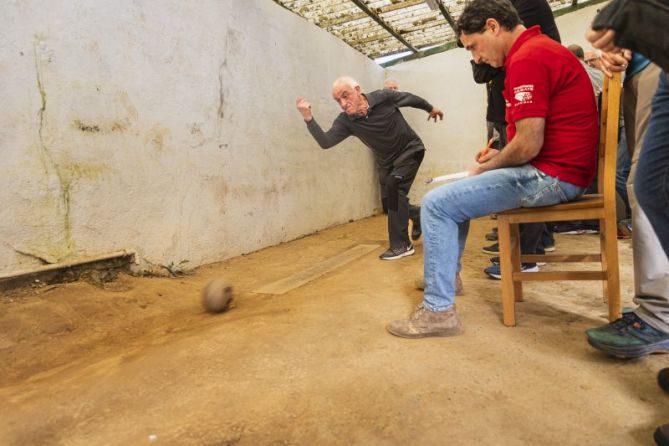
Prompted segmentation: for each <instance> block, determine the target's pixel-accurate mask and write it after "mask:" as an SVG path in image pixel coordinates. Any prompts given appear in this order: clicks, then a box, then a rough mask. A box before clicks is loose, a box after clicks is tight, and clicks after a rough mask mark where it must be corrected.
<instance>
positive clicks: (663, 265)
mask: <svg viewBox="0 0 669 446" xmlns="http://www.w3.org/2000/svg"><path fill="white" fill-rule="evenodd" d="M667 138H669V83H668V82H667V75H666V74H665V73H662V74H661V76H660V82H659V86H658V89H657V92H656V94H655V97H654V99H653V105H652V113H651V118H650V122H649V124H648V129H647V131H646V135H645V138H644V140H643V148H642V150H641V154H640V155H639V157H638V162H637V163H636V166H635V167H636V171H635V179H634V186H635V188H634V189H635V193H636V197H635V198H636V199H637V206H638V210H642V211H643V212H641V213H640V214H642V217H643V218H644V220H643V221H644V224H648V226H649V228H648V230H649V231H651V232H652V235H653V236H654V237H652V238H645V241H646V242H652V241H659V246H660V247H661V248H660V249H658V246H657V245H656V246H651V247H648V246H646V245H643V247H644V248H645V249H646V252H649V251H652V255H654V256H657V257H658V258H657V259H655V260H654V261H653V262H645V261H644V263H642V264H641V266H647V265H650V266H656V268H653V269H650V268H646V269H645V270H644V271H643V272H644V273H646V275H645V276H643V277H642V278H643V279H645V281H644V283H642V284H640V288H641V290H642V291H645V293H643V294H641V295H637V297H636V298H635V302H636V303H638V304H639V308H638V309H637V310H636V312H637V314H638V315H639V317H641V318H642V319H644V321H646V322H647V323H648V324H649V325H652V326H653V327H654V328H656V329H658V330H660V331H662V332H664V333H667V334H668V335H669V260H668V259H669V139H667ZM637 188H640V189H637ZM635 228H636V226H635ZM637 233H638V232H637V230H636V229H635V235H634V237H635V238H636V237H637ZM642 235H643V234H642ZM640 238H641V237H640ZM642 241H644V240H642ZM635 248H636V245H635ZM663 251H664V252H663ZM663 254H664V255H663ZM648 272H652V273H653V275H652V276H649V275H648V274H647V273H648ZM667 349H669V342H668V343H667Z"/></svg>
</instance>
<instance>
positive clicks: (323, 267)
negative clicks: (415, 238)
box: [253, 245, 381, 294]
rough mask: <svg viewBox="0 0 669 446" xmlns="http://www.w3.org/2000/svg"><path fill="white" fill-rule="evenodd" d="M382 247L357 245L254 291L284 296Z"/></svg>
mask: <svg viewBox="0 0 669 446" xmlns="http://www.w3.org/2000/svg"><path fill="white" fill-rule="evenodd" d="M379 246H381V245H357V246H354V247H353V248H351V249H348V250H346V251H344V252H342V253H341V254H337V255H336V256H334V257H330V258H329V259H325V260H323V261H321V262H319V263H317V264H315V265H313V266H311V267H309V268H307V269H305V270H302V271H300V272H297V273H295V274H293V275H291V276H288V277H285V278H283V279H280V280H277V281H276V282H272V283H269V284H267V285H264V286H261V287H260V288H258V289H256V290H254V291H253V292H254V293H258V294H284V293H286V292H288V291H290V290H293V289H295V288H297V287H300V286H302V285H304V284H305V283H308V282H311V281H312V280H314V279H317V278H319V277H321V276H322V275H324V274H326V273H329V272H330V271H332V270H334V269H336V268H339V267H340V266H343V265H346V264H347V263H349V262H352V261H353V260H355V259H357V258H359V257H362V256H364V255H366V254H369V253H370V252H372V251H374V250H375V249H377V248H378V247H379Z"/></svg>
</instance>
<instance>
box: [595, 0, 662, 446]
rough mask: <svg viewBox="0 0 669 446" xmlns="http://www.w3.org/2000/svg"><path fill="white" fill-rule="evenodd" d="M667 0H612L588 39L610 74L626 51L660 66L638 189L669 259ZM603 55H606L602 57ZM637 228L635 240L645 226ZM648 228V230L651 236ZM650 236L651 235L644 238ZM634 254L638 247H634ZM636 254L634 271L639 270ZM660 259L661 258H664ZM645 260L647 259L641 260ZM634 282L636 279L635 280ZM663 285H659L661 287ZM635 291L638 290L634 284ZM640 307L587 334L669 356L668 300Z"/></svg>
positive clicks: (618, 351) (650, 300) (623, 353)
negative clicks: (599, 51) (598, 51)
mask: <svg viewBox="0 0 669 446" xmlns="http://www.w3.org/2000/svg"><path fill="white" fill-rule="evenodd" d="M667 23H669V2H667V1H666V0H665V1H661V0H635V1H630V0H613V1H612V2H611V3H609V4H608V5H607V6H606V7H605V8H603V9H602V10H601V12H600V13H599V14H598V15H597V17H595V20H594V21H593V23H592V29H591V30H590V31H588V33H587V35H586V37H587V39H588V40H589V41H590V42H592V44H593V46H594V47H596V48H599V49H601V50H603V51H605V53H603V59H604V61H605V65H606V68H607V70H616V71H622V70H629V69H630V68H631V67H628V65H633V64H632V63H630V62H633V59H632V58H631V57H630V53H629V51H628V50H631V51H633V52H635V53H638V54H641V55H643V56H645V57H647V58H648V59H649V60H651V61H652V62H654V63H655V64H657V65H658V66H659V67H660V68H661V69H662V70H663V72H662V73H660V74H659V83H658V86H657V89H656V91H655V96H654V98H653V101H652V108H651V111H650V120H649V122H648V127H647V130H646V132H645V136H644V138H643V143H642V147H641V150H640V153H639V154H638V162H637V165H636V176H635V178H634V190H635V193H636V198H637V200H638V204H639V206H640V208H641V210H642V211H643V212H644V213H645V214H646V215H647V220H648V222H649V224H650V227H651V228H652V230H650V231H651V232H654V233H655V235H656V236H657V239H658V242H659V244H660V245H661V247H662V251H663V252H664V254H665V259H663V260H664V261H665V262H666V261H667V260H669V33H668V32H667V30H666V24H667ZM604 56H605V57H604ZM638 226H639V225H638V224H637V225H636V226H635V229H634V231H635V233H634V237H635V238H636V237H637V235H638V234H639V232H640V231H643V228H639V227H638ZM648 231H649V230H648V229H647V230H645V231H644V232H648ZM646 237H647V235H646ZM635 251H636V247H635ZM636 254H637V253H636V252H635V262H634V263H635V265H634V266H635V273H636V271H637V270H638V269H639V268H638V266H639V265H637V256H636ZM660 255H661V254H660ZM638 257H647V256H638ZM668 275H669V272H668V271H666V269H665V270H664V271H656V275H655V277H654V278H653V280H652V281H651V282H649V283H647V284H646V285H648V286H647V289H649V290H650V289H658V288H659V289H660V291H662V288H663V287H662V282H663V280H664V281H666V279H667V276H668ZM635 280H636V277H635ZM658 284H659V287H658V286H657V285H658ZM635 288H637V287H636V286H635ZM635 301H636V302H637V303H638V304H639V307H638V308H636V309H635V310H634V311H632V312H629V313H625V314H624V315H623V317H622V318H621V319H618V320H617V321H614V322H612V323H610V324H606V325H604V326H602V327H598V328H594V329H590V330H588V331H587V335H588V342H589V343H590V344H591V345H592V346H594V347H595V348H597V349H599V350H601V351H603V352H605V353H608V354H611V355H614V356H618V357H624V358H630V357H632V358H637V357H640V356H644V355H647V354H650V353H656V352H669V296H667V295H666V294H664V295H663V296H662V295H660V296H657V295H655V296H639V295H637V296H635ZM658 383H659V384H660V387H662V388H663V389H664V390H665V391H667V392H669V369H663V370H661V371H660V373H659V374H658ZM654 438H655V442H656V443H657V444H658V445H660V446H669V424H665V425H663V426H659V427H658V428H657V429H656V431H655V433H654Z"/></svg>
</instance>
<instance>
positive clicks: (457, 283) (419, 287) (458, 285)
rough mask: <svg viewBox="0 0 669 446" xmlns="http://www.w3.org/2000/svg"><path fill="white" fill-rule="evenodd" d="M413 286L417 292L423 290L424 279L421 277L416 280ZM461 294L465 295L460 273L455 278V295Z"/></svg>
mask: <svg viewBox="0 0 669 446" xmlns="http://www.w3.org/2000/svg"><path fill="white" fill-rule="evenodd" d="M414 285H415V286H416V289H417V290H425V278H423V277H421V278H419V279H416V283H415V284H414ZM463 294H465V287H464V285H463V284H462V279H461V278H460V273H458V274H456V276H455V295H456V296H462V295H463Z"/></svg>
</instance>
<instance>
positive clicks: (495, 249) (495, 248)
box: [482, 243, 499, 255]
mask: <svg viewBox="0 0 669 446" xmlns="http://www.w3.org/2000/svg"><path fill="white" fill-rule="evenodd" d="M482 250H483V252H485V253H486V254H493V255H495V254H499V244H497V243H493V244H492V245H490V246H484V247H483V248H482Z"/></svg>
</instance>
